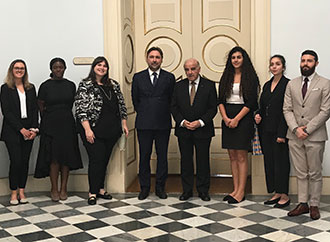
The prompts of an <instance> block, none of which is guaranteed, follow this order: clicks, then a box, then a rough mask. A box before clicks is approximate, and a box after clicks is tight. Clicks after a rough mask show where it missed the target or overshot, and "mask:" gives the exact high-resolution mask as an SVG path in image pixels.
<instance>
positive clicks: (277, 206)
mask: <svg viewBox="0 0 330 242" xmlns="http://www.w3.org/2000/svg"><path fill="white" fill-rule="evenodd" d="M289 205H290V199H289V200H288V201H287V202H286V203H283V204H280V203H276V204H275V205H274V208H285V207H287V206H289Z"/></svg>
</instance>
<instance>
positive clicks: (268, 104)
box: [258, 76, 289, 138]
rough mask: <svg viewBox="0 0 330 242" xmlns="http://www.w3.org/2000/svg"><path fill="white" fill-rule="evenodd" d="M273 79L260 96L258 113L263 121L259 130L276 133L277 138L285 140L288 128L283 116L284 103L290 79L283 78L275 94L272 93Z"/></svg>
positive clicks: (266, 84) (267, 83)
mask: <svg viewBox="0 0 330 242" xmlns="http://www.w3.org/2000/svg"><path fill="white" fill-rule="evenodd" d="M273 79H274V77H272V79H270V80H269V81H268V82H266V83H265V85H264V87H263V90H262V93H261V96H260V108H259V110H258V113H259V114H260V116H261V118H262V119H261V123H260V124H259V128H260V131H261V132H269V133H275V134H276V135H277V137H280V138H285V137H286V133H287V131H288V126H287V124H286V121H285V118H284V115H283V102H284V93H285V89H286V86H287V84H288V81H289V79H288V78H286V77H285V76H282V78H281V79H280V81H279V82H278V84H277V85H276V87H275V89H274V90H273V92H271V85H272V81H273Z"/></svg>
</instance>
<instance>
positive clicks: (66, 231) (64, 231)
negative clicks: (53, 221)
mask: <svg viewBox="0 0 330 242" xmlns="http://www.w3.org/2000/svg"><path fill="white" fill-rule="evenodd" d="M45 231H46V232H47V233H49V234H51V235H52V236H54V237H60V236H66V235H70V234H76V233H79V232H81V231H82V230H81V229H79V228H77V227H76V226H73V225H67V226H62V227H58V228H52V229H46V230H45Z"/></svg>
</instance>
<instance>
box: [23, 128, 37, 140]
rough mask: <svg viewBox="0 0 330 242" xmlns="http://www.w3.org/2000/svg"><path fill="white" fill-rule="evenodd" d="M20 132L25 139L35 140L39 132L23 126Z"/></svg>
mask: <svg viewBox="0 0 330 242" xmlns="http://www.w3.org/2000/svg"><path fill="white" fill-rule="evenodd" d="M20 132H21V134H22V135H23V137H24V139H25V140H33V139H34V138H35V137H36V136H37V133H36V132H35V131H32V130H27V129H25V128H22V129H21V130H20Z"/></svg>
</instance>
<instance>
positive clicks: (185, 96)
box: [171, 58, 217, 201]
mask: <svg viewBox="0 0 330 242" xmlns="http://www.w3.org/2000/svg"><path fill="white" fill-rule="evenodd" d="M184 70H185V73H186V75H187V78H186V79H184V80H182V81H180V82H178V83H177V84H176V86H175V88H174V93H173V99H172V105H171V111H172V115H173V117H174V119H175V122H176V126H175V135H176V136H177V137H178V142H179V148H180V153H181V179H182V187H183V193H182V195H181V196H180V198H179V199H180V200H182V201H183V200H187V199H189V198H190V197H192V195H193V185H194V165H193V153H194V147H195V151H196V175H197V176H196V177H197V179H196V187H197V192H198V196H199V197H200V198H201V199H202V200H203V201H210V195H209V187H210V143H211V139H212V137H213V136H214V125H213V118H214V116H215V115H216V113H217V94H216V89H215V84H214V82H212V81H210V80H207V79H205V78H203V77H201V76H200V75H199V72H200V65H199V62H198V61H197V60H196V59H193V58H191V59H188V60H186V61H185V63H184Z"/></svg>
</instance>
